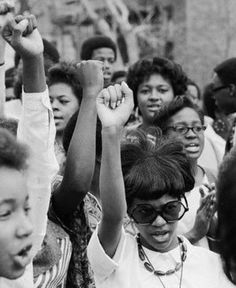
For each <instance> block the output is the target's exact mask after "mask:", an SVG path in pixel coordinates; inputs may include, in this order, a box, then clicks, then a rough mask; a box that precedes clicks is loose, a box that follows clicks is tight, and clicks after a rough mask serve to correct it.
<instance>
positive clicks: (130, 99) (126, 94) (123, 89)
mask: <svg viewBox="0 0 236 288" xmlns="http://www.w3.org/2000/svg"><path fill="white" fill-rule="evenodd" d="M121 92H122V93H123V94H124V98H125V100H126V101H127V100H128V102H129V103H130V105H131V106H132V109H133V107H134V97H133V91H132V90H131V89H130V88H129V86H128V85H127V84H126V83H125V82H124V81H122V83H121Z"/></svg>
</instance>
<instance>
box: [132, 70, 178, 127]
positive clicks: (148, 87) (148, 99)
mask: <svg viewBox="0 0 236 288" xmlns="http://www.w3.org/2000/svg"><path fill="white" fill-rule="evenodd" d="M173 99H174V92H173V88H172V86H171V83H170V82H169V81H168V80H166V79H164V78H163V77H162V76H161V75H160V74H152V75H151V76H150V77H149V78H148V79H146V80H145V81H144V82H143V83H141V84H140V85H139V87H138V91H137V100H138V107H139V110H140V112H141V114H142V116H143V121H144V122H147V123H148V122H150V121H152V119H153V117H154V115H155V113H156V112H157V111H159V110H160V108H161V107H162V106H163V104H164V103H166V102H170V101H171V100H173Z"/></svg>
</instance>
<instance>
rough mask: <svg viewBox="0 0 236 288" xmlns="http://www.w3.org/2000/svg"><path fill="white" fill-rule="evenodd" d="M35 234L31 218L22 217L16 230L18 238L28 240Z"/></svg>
mask: <svg viewBox="0 0 236 288" xmlns="http://www.w3.org/2000/svg"><path fill="white" fill-rule="evenodd" d="M32 233H33V224H32V222H31V220H30V217H29V216H27V215H22V217H19V218H18V226H17V229H16V235H17V237H18V238H27V237H29V236H30V235H31V234H32Z"/></svg>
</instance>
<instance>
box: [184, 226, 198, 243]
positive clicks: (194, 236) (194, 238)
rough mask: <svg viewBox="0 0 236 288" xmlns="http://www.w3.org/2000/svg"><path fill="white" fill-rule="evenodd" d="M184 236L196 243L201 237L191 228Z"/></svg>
mask: <svg viewBox="0 0 236 288" xmlns="http://www.w3.org/2000/svg"><path fill="white" fill-rule="evenodd" d="M184 236H185V237H186V238H187V239H188V240H189V242H190V243H191V244H195V243H196V242H198V241H199V240H200V239H201V238H200V237H197V233H196V231H195V230H194V229H192V230H190V231H189V232H187V233H185V234H184Z"/></svg>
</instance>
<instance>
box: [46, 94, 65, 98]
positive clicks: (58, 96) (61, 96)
mask: <svg viewBox="0 0 236 288" xmlns="http://www.w3.org/2000/svg"><path fill="white" fill-rule="evenodd" d="M49 97H50V98H63V97H66V98H68V96H67V95H64V94H62V95H57V96H53V95H49Z"/></svg>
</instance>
